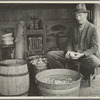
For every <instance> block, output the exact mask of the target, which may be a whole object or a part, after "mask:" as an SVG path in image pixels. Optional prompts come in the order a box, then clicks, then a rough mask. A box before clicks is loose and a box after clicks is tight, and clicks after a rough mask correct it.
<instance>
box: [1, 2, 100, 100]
mask: <svg viewBox="0 0 100 100" xmlns="http://www.w3.org/2000/svg"><path fill="white" fill-rule="evenodd" d="M0 3H5V4H7V3H9V4H11V3H20V4H27V3H28V4H29V3H30V4H31V3H34V4H46V3H51V4H69V3H70V4H71V3H72V4H73V3H74V4H75V3H89V4H92V3H93V4H98V3H100V1H0ZM0 99H1V100H2V99H10V100H11V99H20V100H21V99H28V100H31V99H39V100H41V99H44V100H48V99H57V100H61V99H62V100H63V99H64V100H66V99H68V100H69V99H79V100H80V99H81V100H82V99H83V100H85V99H90V100H91V99H100V97H94V96H93V97H92V96H91V97H88V96H87V97H64V96H63V97H62V96H60V97H55V96H54V97H53V96H47V97H43V96H26V97H25V96H21V97H18V96H17V97H0Z"/></svg>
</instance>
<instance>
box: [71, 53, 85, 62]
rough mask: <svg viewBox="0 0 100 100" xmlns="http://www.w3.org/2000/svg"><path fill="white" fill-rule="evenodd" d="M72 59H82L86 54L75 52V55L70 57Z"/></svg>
mask: <svg viewBox="0 0 100 100" xmlns="http://www.w3.org/2000/svg"><path fill="white" fill-rule="evenodd" d="M70 56H71V58H72V59H75V60H77V59H79V58H80V57H82V56H84V53H79V52H75V53H74V55H70Z"/></svg>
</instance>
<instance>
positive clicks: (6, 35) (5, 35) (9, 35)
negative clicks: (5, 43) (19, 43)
mask: <svg viewBox="0 0 100 100" xmlns="http://www.w3.org/2000/svg"><path fill="white" fill-rule="evenodd" d="M7 37H12V33H7V34H4V35H2V38H7Z"/></svg>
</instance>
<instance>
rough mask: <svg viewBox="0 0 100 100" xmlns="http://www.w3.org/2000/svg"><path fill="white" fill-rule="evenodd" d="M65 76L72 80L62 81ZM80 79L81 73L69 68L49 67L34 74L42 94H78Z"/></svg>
mask: <svg viewBox="0 0 100 100" xmlns="http://www.w3.org/2000/svg"><path fill="white" fill-rule="evenodd" d="M67 78H69V79H70V80H71V79H72V80H73V81H72V82H70V83H64V82H65V80H66V79H67ZM52 80H53V82H55V83H53V82H52ZM80 81H81V74H80V73H78V72H76V71H73V70H69V69H49V70H45V71H42V72H40V73H38V74H37V75H36V82H37V86H38V89H39V92H40V95H43V96H79V89H80Z"/></svg>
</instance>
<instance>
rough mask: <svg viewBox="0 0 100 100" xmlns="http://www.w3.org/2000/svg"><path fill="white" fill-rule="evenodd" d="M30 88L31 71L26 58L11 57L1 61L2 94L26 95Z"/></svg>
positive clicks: (0, 92)
mask: <svg viewBox="0 0 100 100" xmlns="http://www.w3.org/2000/svg"><path fill="white" fill-rule="evenodd" d="M28 90H29V72H28V68H27V64H26V62H25V61H24V60H20V59H9V60H4V61H1V62H0V95H1V96H25V95H28Z"/></svg>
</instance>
